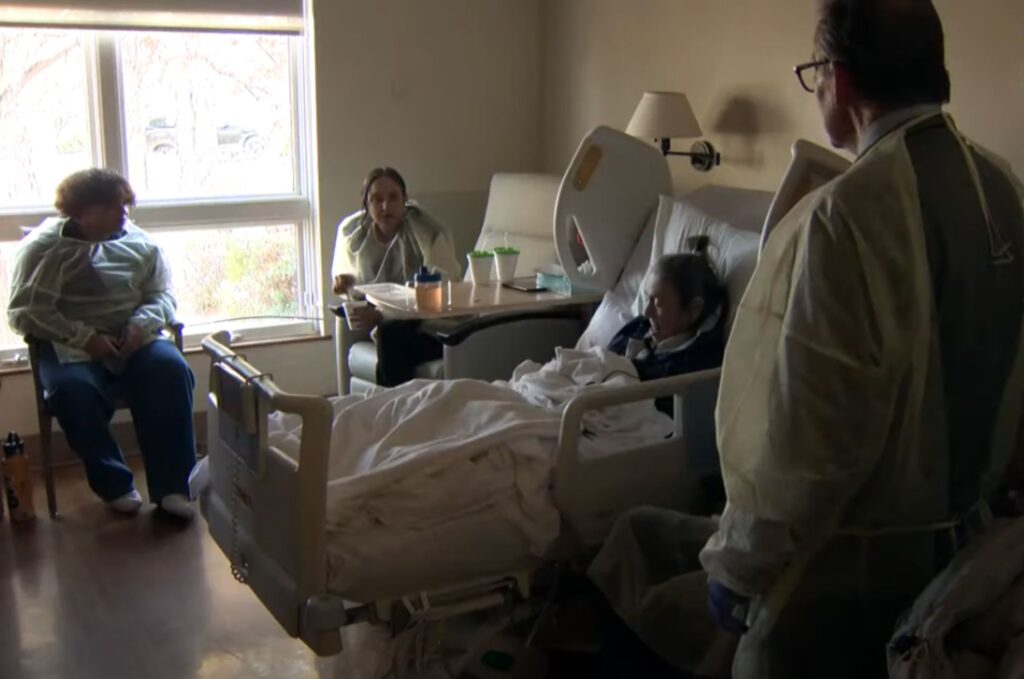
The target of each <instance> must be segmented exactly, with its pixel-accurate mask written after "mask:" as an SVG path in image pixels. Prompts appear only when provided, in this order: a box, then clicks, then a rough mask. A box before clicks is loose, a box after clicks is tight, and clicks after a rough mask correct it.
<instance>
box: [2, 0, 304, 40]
mask: <svg viewBox="0 0 1024 679" xmlns="http://www.w3.org/2000/svg"><path fill="white" fill-rule="evenodd" d="M0 26H17V27H35V28H58V27H59V28H89V29H94V30H154V29H164V30H181V31H218V32H239V33H277V34H286V35H288V34H298V33H301V32H302V0H80V1H78V2H74V1H72V2H64V3H57V2H51V1H50V0H42V1H40V0H5V2H4V3H3V4H2V5H0Z"/></svg>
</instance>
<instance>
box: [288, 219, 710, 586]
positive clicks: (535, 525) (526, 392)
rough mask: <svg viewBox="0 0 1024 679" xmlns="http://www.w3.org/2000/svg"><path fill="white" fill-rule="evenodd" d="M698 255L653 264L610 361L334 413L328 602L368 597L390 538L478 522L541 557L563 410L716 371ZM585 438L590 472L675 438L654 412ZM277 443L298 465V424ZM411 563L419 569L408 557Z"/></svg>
mask: <svg viewBox="0 0 1024 679" xmlns="http://www.w3.org/2000/svg"><path fill="white" fill-rule="evenodd" d="M693 247H695V252H694V253H692V254H683V255H669V256H667V257H665V258H663V259H661V260H660V261H658V262H657V264H656V265H655V267H654V268H653V270H652V271H651V273H650V275H649V285H648V288H647V290H648V294H649V298H650V301H649V302H648V304H647V305H646V310H645V313H644V314H643V315H642V316H639V317H637V318H636V319H634V320H632V321H630V322H629V323H628V324H627V325H626V326H625V327H624V328H622V330H621V331H620V332H619V333H618V334H617V335H616V337H615V338H614V340H613V341H612V342H611V345H610V347H609V348H607V349H602V348H595V349H591V350H588V351H577V350H570V349H560V350H558V352H557V354H556V356H555V358H554V359H553V360H552V361H550V362H549V363H547V364H546V365H543V366H542V365H539V364H536V363H533V362H526V363H524V364H522V365H521V366H519V368H517V369H516V371H515V373H514V374H513V376H512V378H511V379H510V380H509V381H508V382H495V383H493V384H489V383H486V382H480V381H476V380H455V381H442V382H428V381H415V382H411V383H408V384H406V385H403V386H401V387H397V388H394V389H378V390H376V391H374V392H371V393H369V394H366V395H358V396H347V397H341V398H339V399H337V400H336V401H335V402H334V408H335V419H334V426H333V433H332V439H331V453H330V464H329V472H328V484H327V531H328V534H329V538H328V551H329V560H330V564H331V568H330V570H331V589H332V590H333V591H336V592H340V593H345V594H346V595H347V596H351V597H352V598H354V599H356V600H358V599H360V598H362V597H363V596H371V595H372V594H374V592H372V591H370V590H369V589H368V585H367V582H368V581H369V580H370V579H372V577H373V575H372V574H371V573H367V564H368V563H377V562H383V561H386V559H385V557H384V555H385V553H389V552H393V549H394V547H393V542H392V545H388V544H385V543H386V542H387V541H388V533H389V532H391V533H392V535H393V536H395V535H397V534H398V533H403V534H405V536H406V537H407V536H408V531H410V530H412V531H416V530H417V529H422V530H423V531H424V532H426V533H429V532H430V529H431V527H432V526H437V525H440V524H444V523H447V522H451V521H452V520H454V519H457V518H459V517H464V516H467V515H469V514H473V513H475V512H480V511H488V510H489V511H492V512H496V513H497V514H498V515H500V516H501V517H502V519H503V521H502V524H503V526H504V528H506V529H507V528H508V527H509V526H512V527H514V528H517V529H518V531H516V532H517V533H519V534H520V535H521V536H522V537H521V539H522V540H523V541H525V543H526V545H527V546H528V549H529V551H530V552H531V553H532V554H534V555H535V556H542V555H544V554H545V553H547V552H548V551H549V550H550V549H551V547H552V546H553V545H554V543H555V541H556V539H557V538H558V534H559V526H560V517H559V514H558V512H557V510H556V509H555V506H554V503H553V501H552V498H551V493H550V491H549V487H550V477H551V469H552V466H553V459H552V457H553V451H554V449H555V445H556V441H557V438H558V433H559V426H560V422H561V412H562V410H563V409H564V407H565V405H566V404H567V403H568V402H569V401H570V400H571V399H572V398H574V397H575V396H577V395H579V394H580V393H581V392H583V391H586V390H590V389H597V388H601V387H602V386H605V385H608V386H615V385H618V386H621V385H627V384H631V383H636V382H638V381H640V380H643V379H654V378H663V377H668V376H671V375H675V374H680V373H683V372H689V371H695V370H702V369H706V368H712V367H716V366H718V365H719V364H720V362H721V357H722V351H723V345H724V341H723V333H722V331H721V325H722V320H721V319H723V318H724V317H725V316H726V314H725V308H724V306H725V293H724V290H723V287H722V285H721V284H720V283H719V281H718V278H717V277H716V276H715V274H714V272H713V271H712V268H711V266H710V264H709V261H708V259H707V256H706V252H705V250H706V248H707V239H706V238H705V239H701V240H699V241H698V242H696V243H695V244H694V245H693ZM583 426H584V439H583V441H584V443H583V451H582V455H583V457H584V458H586V457H587V456H592V457H594V456H602V455H607V454H612V453H614V452H616V451H621V450H624V449H629V448H632V447H636V446H638V445H642V444H644V443H649V442H651V441H657V440H662V439H665V438H667V437H668V436H670V435H671V434H672V432H673V422H672V420H671V418H670V417H669V416H668V415H666V414H664V413H663V412H659V410H658V409H656V408H655V407H654V404H653V403H651V402H641V403H636V404H628V405H618V406H613V407H609V408H605V409H603V410H600V411H595V412H592V413H589V414H587V415H586V416H585V417H584V422H583ZM269 434H270V443H271V444H272V445H275V446H276V447H278V448H279V449H281V450H282V451H285V452H286V453H288V454H290V455H295V456H297V455H298V446H299V440H300V436H301V425H300V423H299V421H298V418H297V417H295V416H282V415H280V414H275V415H274V416H272V418H271V421H270V430H269ZM388 529H392V530H391V531H389V530H388ZM465 548H466V549H467V550H469V551H472V550H473V549H474V545H468V546H465ZM425 549H427V550H428V551H432V550H438V549H443V548H442V547H439V546H438V545H437V544H431V545H430V546H429V548H426V547H425ZM476 549H477V551H481V550H480V549H479V546H477V547H476ZM483 551H486V550H483ZM403 556H404V558H408V559H415V558H417V557H418V556H419V555H414V554H410V553H409V552H408V550H407V549H406V550H405V551H404V552H403ZM424 558H426V557H424ZM467 558H468V559H471V558H474V557H473V556H472V555H471V554H469V552H467ZM480 570H484V568H483V567H481V569H480ZM364 579H365V580H366V581H367V582H364V581H363V580H364Z"/></svg>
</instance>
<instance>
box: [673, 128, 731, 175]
mask: <svg viewBox="0 0 1024 679" xmlns="http://www.w3.org/2000/svg"><path fill="white" fill-rule="evenodd" d="M658 141H659V142H660V144H661V153H662V155H665V156H686V157H688V158H690V163H691V164H692V165H693V167H694V168H696V169H698V170H701V171H703V172H710V171H711V169H712V168H714V167H716V166H718V165H721V164H722V154H721V153H719V152H718V151H716V150H715V147H714V146H713V145H712V144H711V142H708V141H699V142H696V143H695V144H694V145H693V146H692V147H691V148H690V150H689V151H673V150H672V140H671V139H669V138H667V137H662V138H661V139H659V140H658Z"/></svg>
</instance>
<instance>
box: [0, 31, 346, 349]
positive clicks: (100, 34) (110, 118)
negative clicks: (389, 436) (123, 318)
mask: <svg viewBox="0 0 1024 679" xmlns="http://www.w3.org/2000/svg"><path fill="white" fill-rule="evenodd" d="M67 30H80V29H74V28H69V29H67ZM147 32H150V33H153V32H159V31H158V30H149V29H147ZM84 33H85V35H84V40H83V49H84V50H85V68H86V74H85V75H86V93H87V96H88V102H87V105H88V110H89V124H90V132H91V134H90V147H91V154H92V162H93V163H94V164H95V165H96V166H98V167H107V168H110V169H112V170H115V171H117V172H119V173H120V174H121V175H123V176H125V177H128V176H129V175H128V143H127V134H126V130H125V119H126V118H125V112H126V111H127V107H126V106H125V100H124V91H123V87H122V84H123V80H122V72H123V69H122V63H121V50H120V49H119V47H118V40H119V38H120V36H122V35H125V33H124V32H121V31H84ZM282 37H284V38H287V39H288V40H289V42H288V47H289V49H288V54H289V77H290V85H291V86H290V88H289V96H290V99H291V101H290V102H289V104H290V108H291V124H292V130H291V132H292V140H293V147H294V149H295V153H294V154H293V163H294V166H293V177H294V183H293V189H292V192H291V193H280V194H257V195H253V196H223V197H203V198H183V199H178V200H167V199H161V200H140V201H139V202H138V205H137V206H136V207H135V208H133V209H132V214H131V219H132V221H133V222H135V223H137V224H139V226H141V227H142V228H143V229H145V230H146V231H148V232H151V233H154V234H155V233H159V232H160V231H162V230H181V229H186V228H187V229H190V230H197V229H226V228H238V227H241V226H246V227H248V226H261V225H267V224H294V225H295V226H296V262H297V267H298V269H297V271H296V274H297V277H298V281H297V282H298V299H297V300H296V301H297V302H298V309H299V316H300V317H304V318H301V319H298V318H297V319H295V320H284V319H282V320H281V321H280V322H278V323H265V322H259V323H253V324H252V325H250V326H247V325H246V324H245V323H244V322H231V323H226V324H225V325H224V327H223V328H220V327H219V326H218V327H212V326H209V325H206V324H204V326H203V327H207V328H209V329H208V330H206V331H203V332H199V331H197V332H189V330H188V326H187V325H186V327H185V340H186V347H194V346H197V345H198V344H199V342H200V341H201V340H202V337H203V336H205V335H207V334H210V333H212V332H216V331H217V330H219V329H228V330H230V331H231V332H232V335H233V337H234V338H235V339H238V340H244V341H248V340H252V341H272V340H285V339H294V338H296V337H303V336H323V335H325V334H326V322H325V320H324V318H323V310H322V302H321V296H322V295H321V285H322V283H321V267H322V263H321V258H320V254H319V251H320V234H319V230H318V229H317V228H316V223H317V221H316V215H315V199H314V187H315V182H314V181H313V179H314V157H313V150H314V146H313V138H312V127H313V116H312V107H311V105H310V104H309V103H308V102H309V101H311V98H310V97H309V96H308V95H309V93H310V91H311V90H310V88H311V79H310V73H309V69H308V68H306V66H305V64H306V59H305V58H304V57H305V55H306V54H307V50H308V42H307V39H306V37H305V36H304V35H284V36H282ZM55 214H56V213H55V212H54V210H53V209H52V208H49V207H46V206H37V205H30V206H25V207H14V208H0V241H3V242H11V241H19V240H21V237H22V227H25V226H34V225H36V224H38V223H39V222H41V221H42V220H43V219H45V218H46V217H51V216H54V215H55ZM312 319H316V320H312ZM0 322H6V318H4V319H0ZM25 354H26V351H25V347H24V346H23V345H22V346H19V347H9V348H0V367H17V366H18V365H23V364H24V362H25V360H24V357H25Z"/></svg>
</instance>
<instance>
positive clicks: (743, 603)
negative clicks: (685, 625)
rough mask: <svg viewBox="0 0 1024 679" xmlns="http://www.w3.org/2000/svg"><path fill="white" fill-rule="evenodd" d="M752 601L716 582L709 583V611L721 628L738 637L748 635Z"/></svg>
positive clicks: (710, 581)
mask: <svg viewBox="0 0 1024 679" xmlns="http://www.w3.org/2000/svg"><path fill="white" fill-rule="evenodd" d="M749 607H750V599H748V598H747V597H745V596H740V595H739V594H737V593H736V592H734V591H732V590H731V589H729V588H728V587H726V586H725V585H723V584H722V583H720V582H717V581H715V580H709V581H708V610H709V611H711V617H712V618H713V619H714V621H715V622H716V623H717V624H718V626H719V627H721V628H722V629H724V630H725V631H726V632H730V633H732V634H735V635H736V636H738V637H741V636H743V635H744V634H746V633H747V629H748V628H747V622H746V619H747V611H748V609H749Z"/></svg>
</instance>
